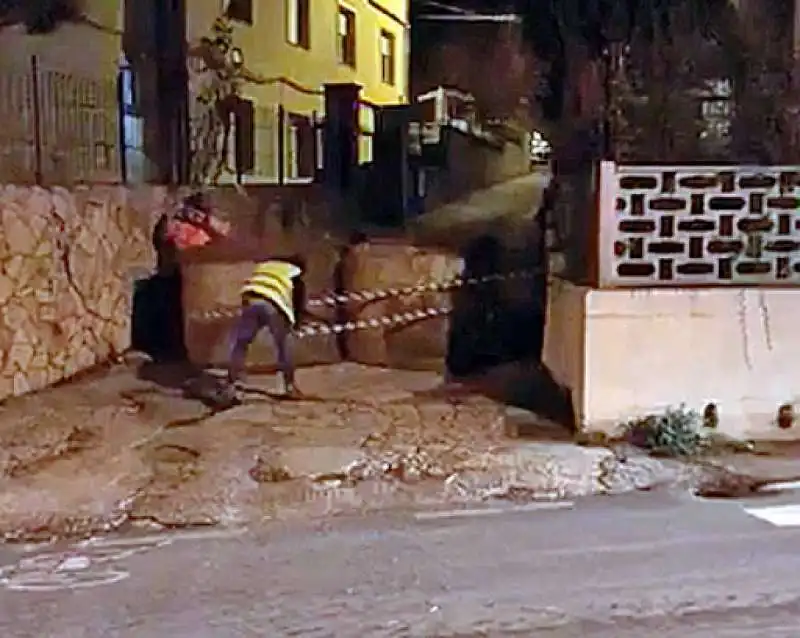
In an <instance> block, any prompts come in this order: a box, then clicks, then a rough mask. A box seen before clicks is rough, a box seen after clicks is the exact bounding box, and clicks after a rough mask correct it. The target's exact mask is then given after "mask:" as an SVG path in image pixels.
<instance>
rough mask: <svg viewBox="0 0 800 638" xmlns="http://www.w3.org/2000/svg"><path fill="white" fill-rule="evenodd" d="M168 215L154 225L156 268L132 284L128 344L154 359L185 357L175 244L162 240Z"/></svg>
mask: <svg viewBox="0 0 800 638" xmlns="http://www.w3.org/2000/svg"><path fill="white" fill-rule="evenodd" d="M167 223H168V219H167V216H166V215H162V217H161V218H160V219H159V221H158V223H157V224H156V225H155V228H154V229H153V235H152V242H153V248H154V249H155V252H156V259H157V261H156V270H155V273H153V274H152V275H151V276H150V277H147V278H146V279H140V280H138V281H137V282H136V283H135V284H134V292H133V303H132V305H131V314H132V317H131V348H132V349H133V350H137V351H139V352H142V353H144V354H146V355H148V356H149V357H150V358H152V359H153V361H154V362H157V363H177V362H183V361H186V358H187V356H186V345H185V339H184V324H183V281H182V278H181V269H180V267H179V265H178V258H177V253H176V250H177V249H176V248H175V246H174V245H171V244H169V243H168V242H166V241H165V239H164V238H165V234H166V225H167Z"/></svg>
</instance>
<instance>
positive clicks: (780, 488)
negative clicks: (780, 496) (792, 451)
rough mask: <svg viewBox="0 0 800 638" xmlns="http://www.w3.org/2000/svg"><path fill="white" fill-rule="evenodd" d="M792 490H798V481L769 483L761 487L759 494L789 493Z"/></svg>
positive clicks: (799, 485) (799, 484)
mask: <svg viewBox="0 0 800 638" xmlns="http://www.w3.org/2000/svg"><path fill="white" fill-rule="evenodd" d="M792 490H800V481H785V482H783V483H770V484H769V485H766V486H765V487H762V488H761V489H760V490H758V491H759V492H763V493H772V492H789V491H792Z"/></svg>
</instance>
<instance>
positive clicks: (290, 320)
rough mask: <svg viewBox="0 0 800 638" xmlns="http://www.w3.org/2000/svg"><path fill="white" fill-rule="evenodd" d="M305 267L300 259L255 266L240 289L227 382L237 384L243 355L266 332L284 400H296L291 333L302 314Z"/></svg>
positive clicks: (239, 378)
mask: <svg viewBox="0 0 800 638" xmlns="http://www.w3.org/2000/svg"><path fill="white" fill-rule="evenodd" d="M304 270H305V263H304V261H303V259H302V258H301V257H298V256H294V257H290V258H287V259H271V260H268V261H264V262H261V263H259V264H256V266H255V268H254V269H253V274H252V275H251V276H250V278H249V279H248V280H247V282H245V285H244V286H243V287H242V289H241V296H242V308H241V312H240V313H239V316H238V317H237V319H236V322H235V323H234V326H233V335H232V338H231V342H232V345H231V354H230V359H229V366H228V381H229V382H230V383H231V384H235V383H237V382H238V381H240V380H241V377H242V374H243V371H244V368H245V362H246V360H247V352H248V350H249V349H250V346H251V345H252V343H253V342H254V341H255V339H256V337H257V336H258V334H259V333H260V332H261V331H262V330H263V329H264V328H266V329H268V330H269V332H270V334H271V335H272V339H273V341H274V342H275V350H276V352H277V358H278V370H279V372H280V374H281V377H282V381H283V385H284V390H285V392H286V395H287V396H299V395H300V392H299V390H298V389H297V386H296V384H295V365H294V359H293V356H292V343H291V342H292V331H293V329H294V327H295V325H296V323H297V319H298V317H300V316H302V315H304V314H306V309H305V301H306V300H305V296H306V294H305V285H304V282H303V274H304Z"/></svg>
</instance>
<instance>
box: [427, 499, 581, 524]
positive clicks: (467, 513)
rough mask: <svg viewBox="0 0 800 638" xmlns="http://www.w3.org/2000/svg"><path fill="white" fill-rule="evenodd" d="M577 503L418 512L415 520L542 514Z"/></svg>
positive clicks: (571, 506)
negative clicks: (527, 513) (545, 511)
mask: <svg viewBox="0 0 800 638" xmlns="http://www.w3.org/2000/svg"><path fill="white" fill-rule="evenodd" d="M573 507H575V503H574V502H572V501H553V502H552V503H528V504H527V505H518V506H515V507H502V508H500V507H492V508H488V507H487V508H480V509H456V510H444V511H441V510H440V511H433V512H417V513H416V514H414V518H415V519H416V520H418V521H433V520H442V519H448V518H470V517H473V516H476V517H477V516H497V515H499V514H522V513H525V512H540V511H544V510H564V509H572V508H573Z"/></svg>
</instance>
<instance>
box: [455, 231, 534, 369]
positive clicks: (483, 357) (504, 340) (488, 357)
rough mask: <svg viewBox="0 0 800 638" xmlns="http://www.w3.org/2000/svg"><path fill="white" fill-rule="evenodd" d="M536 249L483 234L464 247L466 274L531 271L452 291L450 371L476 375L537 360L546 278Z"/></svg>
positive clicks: (480, 276)
mask: <svg viewBox="0 0 800 638" xmlns="http://www.w3.org/2000/svg"><path fill="white" fill-rule="evenodd" d="M538 235H539V233H538V232H535V233H534V237H533V241H538V240H537V237H538ZM536 248H537V247H534V246H529V247H526V248H525V249H521V250H520V249H516V250H515V249H510V248H508V247H506V246H505V245H504V244H503V243H502V241H501V240H500V239H499V238H497V237H495V236H493V235H490V234H486V235H481V236H480V237H477V238H475V239H474V240H472V241H471V242H470V243H469V244H468V245H467V246H466V248H465V249H464V251H463V252H462V257H463V259H464V264H465V267H464V276H465V277H466V278H475V279H480V278H482V277H487V276H492V275H495V274H498V273H500V274H502V273H510V272H520V271H526V272H532V273H535V274H532V276H531V277H530V278H526V279H522V280H515V281H513V282H512V281H503V280H490V281H487V282H485V283H482V284H480V285H472V286H465V287H463V288H460V289H459V290H457V291H456V292H455V293H454V295H453V314H452V317H451V334H450V339H449V346H448V355H447V368H448V370H449V371H450V373H451V374H453V375H454V376H456V377H463V376H468V375H474V374H478V373H480V372H482V371H484V370H486V369H487V368H490V367H493V366H497V365H500V364H503V363H508V362H512V361H520V360H526V361H537V362H538V361H539V360H540V358H541V353H542V344H543V340H544V322H545V312H544V309H545V303H546V293H547V279H546V274H545V273H544V271H543V269H542V268H540V266H541V262H542V259H543V258H542V256H541V253H540V251H539V250H537V249H536ZM537 269H538V270H537ZM520 290H521V291H522V293H523V294H522V295H520V294H518V293H519V292H520Z"/></svg>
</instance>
